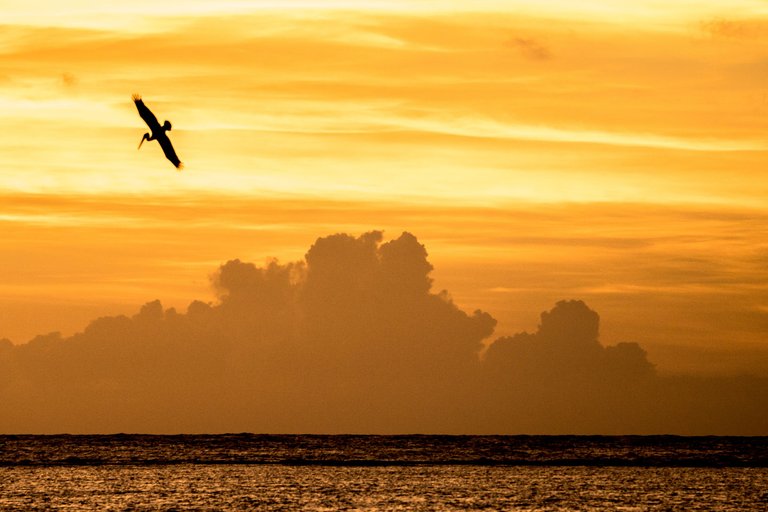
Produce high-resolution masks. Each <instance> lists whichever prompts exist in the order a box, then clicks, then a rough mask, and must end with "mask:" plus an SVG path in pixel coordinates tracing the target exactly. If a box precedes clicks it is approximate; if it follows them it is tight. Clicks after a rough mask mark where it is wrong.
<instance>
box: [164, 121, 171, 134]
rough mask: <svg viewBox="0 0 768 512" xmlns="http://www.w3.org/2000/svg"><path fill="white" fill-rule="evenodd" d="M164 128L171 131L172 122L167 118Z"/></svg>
mask: <svg viewBox="0 0 768 512" xmlns="http://www.w3.org/2000/svg"><path fill="white" fill-rule="evenodd" d="M163 130H165V131H167V132H169V131H171V122H170V121H168V120H167V119H166V121H165V122H164V123H163Z"/></svg>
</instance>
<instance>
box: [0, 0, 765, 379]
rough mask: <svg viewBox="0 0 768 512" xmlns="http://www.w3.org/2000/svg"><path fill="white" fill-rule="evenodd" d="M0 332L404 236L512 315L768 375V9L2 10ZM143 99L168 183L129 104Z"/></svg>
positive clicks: (472, 292) (460, 300)
mask: <svg viewBox="0 0 768 512" xmlns="http://www.w3.org/2000/svg"><path fill="white" fill-rule="evenodd" d="M0 13H1V14H2V16H0V23H2V25H0V107H1V108H2V112H3V114H2V116H0V132H1V133H3V137H2V139H0V230H1V231H0V232H1V233H2V236H0V338H3V337H7V338H10V339H12V340H13V341H14V342H16V343H21V342H24V341H26V340H27V339H29V338H31V337H32V336H34V335H35V334H39V333H44V332H48V331H52V330H61V331H63V332H65V333H71V332H74V331H76V330H79V329H82V328H83V327H84V326H85V325H86V323H87V322H88V321H89V320H90V319H93V318H94V317H96V316H100V315H107V314H117V313H128V312H131V311H134V310H135V309H136V307H137V305H139V304H142V303H143V302H146V301H149V300H153V299H155V298H159V299H161V300H162V301H163V303H164V304H167V305H175V306H177V307H180V308H184V307H185V306H186V304H187V303H188V302H190V301H191V300H192V299H196V298H199V299H203V300H214V295H213V293H212V291H211V289H210V284H209V275H210V274H211V273H212V272H213V271H214V270H215V269H216V267H217V266H218V265H219V264H220V263H222V262H224V261H226V260H228V259H231V258H241V259H243V260H246V261H255V262H263V261H266V260H267V259H268V258H271V257H277V258H279V259H280V261H284V262H286V261H293V260H298V259H301V258H302V257H303V256H304V254H305V252H306V251H307V249H308V248H309V247H310V245H311V244H312V243H313V242H314V240H315V239H316V238H317V237H319V236H325V235H329V234H332V233H337V232H349V233H352V234H355V235H358V234H361V233H364V232H367V231H370V230H374V229H383V230H384V231H385V237H397V236H398V235H399V234H400V233H401V232H402V231H409V232H412V233H413V234H415V235H416V236H417V237H418V239H419V241H420V242H421V243H423V244H424V245H425V246H426V248H427V250H428V251H429V254H430V261H431V262H432V264H433V265H434V266H435V271H434V273H433V277H434V278H435V287H436V288H437V289H442V288H445V289H447V290H449V292H450V293H451V295H452V296H453V297H454V299H455V300H456V302H457V304H459V305H460V306H461V307H464V308H466V309H468V310H474V309H475V308H481V309H483V310H486V311H488V312H489V313H491V314H492V315H493V316H494V317H495V318H497V319H498V320H499V325H498V327H497V331H496V332H497V334H510V333H513V332H517V331H520V330H524V329H527V330H534V329H535V327H536V323H537V318H538V314H539V313H540V312H541V311H544V310H546V309H549V308H550V307H551V305H552V304H553V303H554V302H555V301H557V300H560V299H570V298H574V299H583V300H585V301H586V302H587V303H588V304H589V305H590V306H591V307H592V308H593V309H595V310H596V311H598V312H599V313H600V315H601V318H602V330H603V339H604V340H605V341H606V342H608V343H613V342H617V341H624V340H630V341H637V342H639V343H641V344H642V345H643V346H644V347H645V348H646V349H647V350H648V352H649V357H650V359H651V360H652V361H654V362H656V363H657V364H658V365H659V368H660V369H662V370H668V371H682V370H701V371H707V372H731V371H744V370H747V371H753V372H763V373H766V372H768V345H766V341H765V334H766V332H768V286H767V285H766V274H767V273H768V271H766V268H767V267H766V262H767V260H768V230H767V229H766V226H768V223H767V221H768V208H766V201H765V198H766V196H768V180H766V179H765V174H766V170H767V169H766V161H767V160H766V158H767V157H768V86H766V84H767V83H768V3H766V2H765V1H758V0H728V1H725V0H722V1H716V0H699V1H695V2H694V1H682V0H671V1H666V2H659V1H651V0H643V1H636V2H624V3H622V2H614V1H608V0H603V1H591V2H566V1H554V0H549V1H541V0H539V1H536V2H534V1H527V2H526V1H516V0H506V1H502V0H479V1H474V2H449V1H437V0H433V1H429V0H424V1H412V0H409V1H383V0H380V1H373V2H353V1H347V0H339V1H328V2H325V1H321V0H316V1H310V0H304V1H279V2H278V1H265V2H256V1H227V2H208V1H205V2H203V1H190V0H186V1H184V2H176V1H171V0H169V1H164V2H162V3H158V2H154V1H153V2H149V1H132V2H124V5H118V4H116V3H114V2H113V3H104V2H92V1H79V2H78V1H70V2H53V1H51V2H47V1H42V0H32V1H29V0H28V1H24V2H20V1H15V0H14V1H0ZM134 92H138V93H140V94H142V95H143V97H144V100H145V102H146V104H147V105H148V106H149V107H150V108H151V109H152V110H153V111H154V112H155V114H156V115H157V116H158V118H159V119H160V120H161V121H162V120H164V119H169V120H171V121H172V123H173V126H174V128H173V131H172V132H171V139H172V141H173V143H174V146H175V148H176V150H177V153H178V154H179V156H180V158H181V160H182V161H183V162H184V164H185V170H184V171H183V172H181V173H177V172H175V171H174V170H173V167H172V166H171V165H170V164H169V162H168V161H166V160H165V159H164V158H163V155H162V152H161V150H160V148H159V147H158V146H157V144H155V143H146V144H145V145H144V147H142V149H141V151H137V150H136V145H137V144H138V142H139V139H140V138H141V135H142V134H143V133H144V132H145V131H146V126H145V125H144V124H143V122H142V120H141V119H140V118H139V116H138V114H137V112H136V109H135V107H134V105H133V103H132V101H131V98H130V97H131V94H132V93H134Z"/></svg>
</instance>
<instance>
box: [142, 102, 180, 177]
mask: <svg viewBox="0 0 768 512" xmlns="http://www.w3.org/2000/svg"><path fill="white" fill-rule="evenodd" d="M133 102H134V103H136V108H137V109H138V111H139V115H140V116H141V118H142V119H143V120H144V122H145V123H147V126H149V129H150V130H152V134H151V135H150V134H149V133H145V134H144V136H143V137H142V138H141V141H139V148H138V149H141V145H142V144H144V141H145V140H156V141H157V142H158V143H160V147H161V148H163V153H165V157H166V158H167V159H168V160H170V161H171V163H172V164H173V165H174V166H175V167H176V169H178V170H181V169H183V168H184V164H182V163H181V161H180V160H179V157H178V156H176V151H174V149H173V145H172V144H171V139H169V138H168V135H167V134H166V133H165V132H169V131H171V122H170V121H167V120H166V121H165V122H164V123H163V125H162V126H160V123H159V122H158V121H157V118H156V117H155V114H153V113H152V111H151V110H149V109H148V108H147V106H146V105H145V104H144V101H143V100H142V99H141V96H140V95H138V94H134V95H133Z"/></svg>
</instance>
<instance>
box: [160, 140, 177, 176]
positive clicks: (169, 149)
mask: <svg viewBox="0 0 768 512" xmlns="http://www.w3.org/2000/svg"><path fill="white" fill-rule="evenodd" d="M157 142H159V143H160V147H161V148H163V153H165V157H166V158H167V159H168V160H170V161H171V163H172V164H173V165H174V166H175V167H176V168H177V169H181V160H179V157H178V156H176V151H174V149H173V144H171V139H169V138H168V136H167V135H166V134H165V133H163V135H162V136H159V137H157Z"/></svg>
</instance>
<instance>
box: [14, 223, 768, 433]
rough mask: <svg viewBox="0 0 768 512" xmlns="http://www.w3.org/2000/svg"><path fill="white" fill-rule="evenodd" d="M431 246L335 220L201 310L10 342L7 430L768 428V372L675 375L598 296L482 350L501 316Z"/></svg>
mask: <svg viewBox="0 0 768 512" xmlns="http://www.w3.org/2000/svg"><path fill="white" fill-rule="evenodd" d="M427 256H428V255H427V250H426V248H425V247H424V245H422V244H421V243H420V242H419V241H418V240H417V239H416V237H415V236H413V235H412V234H410V233H407V232H406V233H403V234H402V235H400V236H399V237H398V238H396V239H393V240H389V241H386V242H385V241H384V237H383V234H382V232H380V231H372V232H369V233H365V234H363V235H361V236H357V237H356V236H352V235H348V234H335V235H331V236H327V237H323V238H319V239H317V240H316V241H315V243H314V244H313V245H312V246H311V247H310V248H309V250H308V252H307V253H306V256H305V258H304V260H303V261H299V262H294V263H287V264H281V263H279V262H278V261H270V262H268V263H266V264H265V265H263V266H257V265H255V264H253V263H248V262H243V261H241V260H231V261H228V262H226V263H224V264H223V265H221V266H220V267H219V269H218V271H217V272H216V273H215V275H214V276H213V277H212V284H213V287H214V289H215V291H216V293H217V297H218V298H217V301H216V302H215V303H205V302H202V301H194V302H192V303H191V304H190V305H189V306H188V307H187V310H186V312H184V313H181V312H178V311H176V310H175V309H173V308H168V309H166V308H164V307H163V305H162V304H161V303H160V301H152V302H148V303H146V304H145V305H144V306H143V307H142V308H141V309H140V310H139V311H138V312H137V313H136V314H134V315H132V316H125V315H123V316H114V317H103V318H99V319H97V320H95V321H93V322H91V323H90V324H89V325H88V327H87V328H86V329H85V330H84V331H83V332H81V333H78V334H75V335H74V336H70V337H66V338H64V337H62V336H61V335H59V334H58V333H51V334H47V335H42V336H38V337H36V338H34V339H33V340H32V341H30V342H29V343H27V344H25V345H19V346H13V345H11V344H10V343H8V342H0V399H2V402H3V404H4V407H6V410H8V411H13V412H12V414H6V415H3V416H2V417H0V432H62V431H64V432H116V431H130V432H227V431H229V432H231V431H255V432H368V433H376V432H384V433H392V432H452V433H467V432H496V433H499V432H501V433H505V432H506V433H520V432H537V433H562V432H570V433H594V432H602V433H627V432H644V433H647V432H654V431H674V432H679V433H691V432H699V431H700V430H697V428H699V426H698V425H697V424H696V421H697V420H696V418H698V416H697V415H698V414H699V413H698V411H699V410H708V411H709V412H710V414H712V415H713V416H714V417H716V418H721V420H718V421H719V422H718V421H714V420H712V419H708V420H707V421H708V422H707V423H705V424H704V427H702V428H711V429H712V432H714V433H723V432H725V433H732V432H742V433H753V432H754V431H756V430H758V431H759V429H760V428H763V427H765V425H764V424H760V423H759V421H760V419H759V418H757V419H755V418H750V417H747V418H746V419H745V414H746V413H745V411H751V410H752V409H746V408H745V407H746V406H747V405H748V406H749V407H753V406H755V405H756V404H759V403H760V401H761V400H763V401H764V398H761V397H764V396H766V395H765V393H764V391H765V390H766V383H765V381H764V380H762V381H761V380H755V379H753V380H748V379H747V380H743V381H737V380H730V381H728V380H725V381H722V382H719V385H718V386H713V385H712V381H709V380H705V381H695V380H690V379H689V380H686V379H677V380H674V381H672V380H664V379H662V378H660V377H658V376H657V375H656V374H655V372H654V369H653V365H652V364H651V363H650V362H649V361H648V359H647V357H646V354H645V351H644V350H643V349H642V348H641V347H640V346H639V345H638V344H636V343H620V344H618V345H615V346H611V347H603V346H602V345H601V344H600V342H599V339H598V334H599V317H598V315H597V313H596V312H594V311H593V310H591V309H590V308H589V307H588V306H587V305H586V304H585V303H583V302H581V301H562V302H559V303H557V305H556V306H555V307H554V308H553V309H552V310H551V311H548V312H545V313H543V314H542V315H541V325H540V326H539V329H538V330H537V332H536V333H533V334H528V333H520V334H517V335H515V336H512V337H501V338H498V339H497V340H495V341H494V342H493V343H492V344H491V346H490V348H489V349H488V351H487V353H486V355H485V358H484V360H481V359H480V358H479V352H480V349H481V348H482V346H483V341H484V340H487V339H488V338H489V337H490V336H491V335H492V333H493V329H494V326H495V323H496V321H495V319H494V318H493V317H491V316H490V315H489V314H488V313H485V312H482V311H475V312H473V313H471V314H469V313H467V312H465V311H462V310H461V309H460V308H459V307H457V306H456V304H454V303H453V301H452V300H451V299H450V296H449V295H448V293H447V292H445V291H443V292H439V293H435V292H433V291H432V278H431V272H432V270H433V267H432V265H431V263H430V262H429V260H428V257H427ZM702 389H703V390H705V391H706V392H707V393H708V395H707V396H703V395H701V394H700V393H699V391H700V390H702ZM735 396H739V397H741V399H740V401H735V402H734V401H729V400H728V398H729V397H735ZM659 397H663V398H664V400H663V401H661V402H659V400H658V398H659ZM710 398H711V399H713V401H712V402H707V400H709V399H710ZM659 403H660V404H661V405H659ZM722 411H727V412H728V413H729V414H728V415H723V414H720V413H721V412H722ZM734 418H735V419H734ZM738 419H741V420H742V421H743V422H742V423H739V422H738V421H737V420H738ZM756 422H758V423H756ZM762 432H765V429H764V428H763V430H762Z"/></svg>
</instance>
